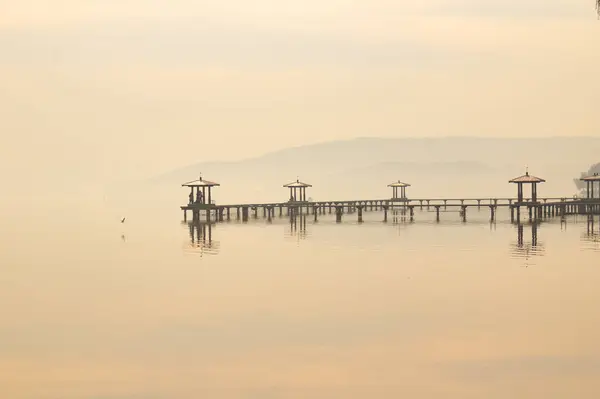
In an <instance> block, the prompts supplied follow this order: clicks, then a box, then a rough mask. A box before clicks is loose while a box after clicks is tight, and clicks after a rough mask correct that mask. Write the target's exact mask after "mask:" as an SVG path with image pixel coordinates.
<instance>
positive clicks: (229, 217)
mask: <svg viewBox="0 0 600 399" xmlns="http://www.w3.org/2000/svg"><path fill="white" fill-rule="evenodd" d="M227 220H231V208H229V207H227Z"/></svg>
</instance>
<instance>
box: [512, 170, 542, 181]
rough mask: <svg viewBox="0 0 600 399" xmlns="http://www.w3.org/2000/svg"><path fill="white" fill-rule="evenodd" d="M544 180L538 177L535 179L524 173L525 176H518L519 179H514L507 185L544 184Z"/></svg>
mask: <svg viewBox="0 0 600 399" xmlns="http://www.w3.org/2000/svg"><path fill="white" fill-rule="evenodd" d="M545 181H546V180H544V179H542V178H540V177H536V176H532V175H530V174H529V172H525V174H524V175H523V176H519V177H515V178H514V179H512V180H509V181H508V182H509V183H544V182H545Z"/></svg>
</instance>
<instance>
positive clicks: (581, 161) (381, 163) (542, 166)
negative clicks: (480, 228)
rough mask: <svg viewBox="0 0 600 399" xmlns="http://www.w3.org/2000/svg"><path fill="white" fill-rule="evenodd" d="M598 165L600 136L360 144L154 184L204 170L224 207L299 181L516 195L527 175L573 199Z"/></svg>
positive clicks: (352, 192) (330, 194)
mask: <svg viewBox="0 0 600 399" xmlns="http://www.w3.org/2000/svg"><path fill="white" fill-rule="evenodd" d="M599 160H600V138H589V137H577V138H565V137H554V138H523V139H499V138H473V137H452V138H450V137H449V138H422V139H419V138H407V139H390V138H359V139H355V140H347V141H335V142H328V143H322V144H315V145H309V146H303V147H296V148H287V149H284V150H281V151H276V152H272V153H269V154H266V155H263V156H261V157H257V158H252V159H247V160H243V161H239V162H211V163H202V162H199V163H197V164H194V165H190V166H187V167H184V168H181V169H178V170H175V171H172V172H169V173H167V174H164V175H162V176H160V177H157V178H155V179H153V180H152V182H153V183H155V184H158V185H161V186H162V185H164V184H168V185H173V186H177V185H179V184H181V183H183V182H185V181H189V180H194V179H196V178H197V177H198V174H199V172H202V174H203V176H204V177H206V178H207V179H212V180H215V181H218V182H219V183H221V185H222V186H221V187H220V188H218V189H217V191H216V192H217V193H218V194H216V195H218V198H219V202H232V201H233V202H235V201H248V200H254V201H263V200H264V201H271V200H283V199H285V198H286V192H285V190H284V189H283V188H282V187H281V185H282V184H284V183H287V182H290V181H292V180H295V179H296V177H299V178H300V179H301V180H304V181H306V182H308V183H311V184H313V186H314V187H313V190H312V191H310V192H309V196H312V197H313V198H314V199H332V198H340V199H344V198H373V197H380V198H386V197H388V196H389V195H390V191H389V189H388V188H386V185H387V184H388V183H390V182H392V181H395V180H398V179H400V180H403V181H406V182H408V183H411V184H412V187H410V188H409V191H408V193H409V196H412V197H413V198H414V197H424V196H495V195H498V196H500V195H514V191H515V188H514V187H511V186H510V185H509V184H508V183H507V181H508V180H509V179H510V178H512V177H515V176H518V175H520V174H523V173H524V170H525V166H526V165H528V166H529V170H530V172H531V173H532V174H535V175H538V176H540V177H543V178H545V179H546V180H547V183H546V184H544V185H543V186H542V187H541V188H540V193H541V195H571V194H573V193H574V192H575V191H576V187H575V185H574V184H573V178H574V177H577V176H579V175H580V173H581V172H582V171H586V170H587V169H588V167H589V166H590V165H591V164H593V163H595V162H597V161H599Z"/></svg>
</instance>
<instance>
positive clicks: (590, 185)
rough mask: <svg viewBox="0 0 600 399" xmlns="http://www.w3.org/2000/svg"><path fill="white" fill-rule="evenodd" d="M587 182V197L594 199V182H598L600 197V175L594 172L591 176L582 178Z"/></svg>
mask: <svg viewBox="0 0 600 399" xmlns="http://www.w3.org/2000/svg"><path fill="white" fill-rule="evenodd" d="M580 180H581V181H584V182H585V183H586V184H587V198H588V199H594V183H596V182H598V198H600V175H598V173H594V174H593V175H591V176H586V177H582V178H581V179H580Z"/></svg>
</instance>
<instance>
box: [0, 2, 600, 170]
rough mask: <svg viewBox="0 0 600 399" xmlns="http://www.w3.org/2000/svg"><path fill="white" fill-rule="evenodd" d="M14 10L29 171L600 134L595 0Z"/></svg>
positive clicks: (6, 17) (21, 156) (13, 139)
mask: <svg viewBox="0 0 600 399" xmlns="http://www.w3.org/2000/svg"><path fill="white" fill-rule="evenodd" d="M0 9H2V16H1V18H0V110H1V113H2V115H1V118H0V129H1V130H2V132H3V133H2V146H1V148H2V149H1V150H0V152H1V157H0V166H1V167H2V169H3V170H4V172H3V173H4V174H10V176H11V177H13V178H14V177H21V178H25V177H27V178H31V176H35V175H38V176H39V175H43V173H44V171H46V170H50V169H51V170H57V171H59V170H67V169H68V170H78V171H81V173H82V175H85V174H89V175H93V176H94V178H107V177H111V176H115V175H117V174H118V175H120V176H121V177H141V176H148V175H152V174H155V173H160V172H162V171H164V170H169V169H172V168H174V167H178V166H181V165H186V164H189V163H192V162H195V161H202V160H218V159H237V158H241V157H248V156H255V155H259V154H261V153H264V152H267V151H270V150H273V149H279V148H282V147H287V146H291V145H300V144H308V143H314V142H318V141H325V140H332V139H342V138H353V137H357V136H399V137H401V136H440V135H480V136H522V135H526V136H545V135H597V134H599V132H600V118H599V117H598V104H600V90H599V89H600V79H599V78H598V76H599V75H598V71H600V52H599V51H598V49H600V22H599V21H597V19H596V15H595V13H594V1H593V0H503V1H498V0H495V1H491V0H418V1H417V0H411V1H408V0H370V1H353V0H304V1H293V2H292V1H287V0H254V1H246V0H203V1H202V0H201V1H198V0H195V1H192V0H172V1H166V0H55V1H52V2H49V1H46V0H44V1H42V0H20V1H8V0H0ZM84 161H85V162H84ZM82 177H83V176H82Z"/></svg>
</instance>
